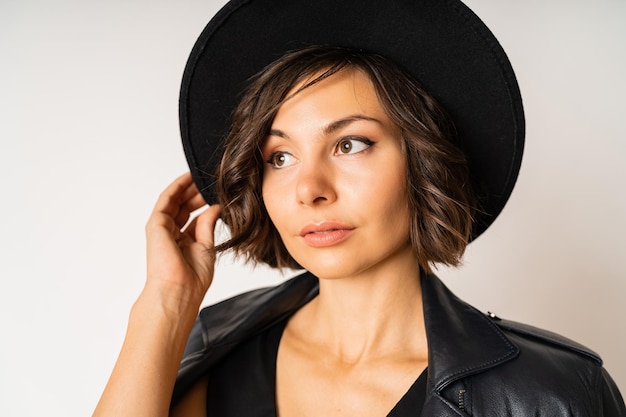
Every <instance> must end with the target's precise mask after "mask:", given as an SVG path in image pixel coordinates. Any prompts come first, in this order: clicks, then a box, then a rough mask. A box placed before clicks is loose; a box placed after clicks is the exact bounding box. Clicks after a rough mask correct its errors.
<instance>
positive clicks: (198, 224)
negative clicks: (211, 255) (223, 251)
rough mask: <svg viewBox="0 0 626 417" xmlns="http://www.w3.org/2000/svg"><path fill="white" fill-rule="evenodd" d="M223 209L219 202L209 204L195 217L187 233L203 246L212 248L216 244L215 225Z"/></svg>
mask: <svg viewBox="0 0 626 417" xmlns="http://www.w3.org/2000/svg"><path fill="white" fill-rule="evenodd" d="M221 211H222V207H221V206H219V205H217V204H215V205H212V206H209V207H208V208H207V209H206V210H205V211H203V212H202V213H201V214H200V215H198V217H196V218H195V219H193V221H192V222H191V223H190V224H189V226H188V227H187V229H186V230H185V233H186V234H188V235H189V236H191V237H192V238H193V239H194V240H195V241H196V242H198V243H200V244H202V245H203V246H205V247H209V248H212V247H213V246H214V245H215V225H216V223H217V220H218V219H219V218H220V213H221Z"/></svg>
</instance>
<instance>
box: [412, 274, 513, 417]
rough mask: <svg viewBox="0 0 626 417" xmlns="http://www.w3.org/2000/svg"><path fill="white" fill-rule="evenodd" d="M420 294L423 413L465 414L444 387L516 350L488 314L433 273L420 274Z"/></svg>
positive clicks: (508, 355) (497, 364) (481, 369)
mask: <svg viewBox="0 0 626 417" xmlns="http://www.w3.org/2000/svg"><path fill="white" fill-rule="evenodd" d="M422 299H423V308H424V320H425V323H426V337H427V340H428V369H429V372H428V374H429V383H430V385H429V387H430V390H429V393H428V395H427V399H426V404H425V407H424V415H427V416H459V415H460V416H464V415H466V414H464V413H463V412H462V411H461V409H460V407H459V404H458V401H456V402H453V401H452V400H453V399H456V398H458V396H459V394H460V393H451V392H449V393H447V395H444V394H445V393H444V390H445V388H446V387H449V386H450V385H451V384H453V383H454V382H455V381H458V380H460V379H462V378H465V377H467V376H470V375H473V374H477V373H480V372H483V371H485V370H487V369H490V368H493V367H496V366H499V365H501V364H502V363H505V362H507V361H509V360H511V359H513V358H515V357H516V356H517V355H518V354H519V349H518V348H517V347H516V346H515V345H513V344H512V343H511V342H510V341H509V340H508V338H507V337H506V336H505V335H504V334H503V333H502V331H501V330H500V329H499V328H498V327H497V326H496V325H495V324H494V323H493V322H492V321H491V319H489V318H488V317H487V316H485V315H484V314H482V313H481V312H479V311H478V310H476V309H475V308H474V307H472V306H470V305H469V304H467V303H465V302H464V301H462V300H460V299H459V298H457V297H456V296H455V295H454V294H453V293H452V292H451V291H450V290H449V289H448V288H446V286H445V285H444V284H443V283H442V282H441V281H440V280H439V279H438V278H437V277H436V276H434V275H426V274H422Z"/></svg>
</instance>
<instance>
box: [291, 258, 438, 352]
mask: <svg viewBox="0 0 626 417" xmlns="http://www.w3.org/2000/svg"><path fill="white" fill-rule="evenodd" d="M298 315H299V316H301V317H299V319H300V320H299V322H300V323H301V325H302V327H300V329H301V330H302V331H303V332H305V333H302V334H303V337H304V338H307V339H309V342H310V343H314V344H315V345H321V348H322V349H325V350H328V351H329V353H330V354H332V355H333V356H335V357H337V358H338V359H340V360H342V361H344V362H349V363H357V362H360V361H363V360H367V359H372V358H378V357H383V356H388V355H390V354H397V352H399V351H402V352H407V353H409V352H410V353H411V354H415V353H416V352H421V353H423V352H425V349H426V336H425V329H424V318H423V311H422V297H421V287H420V277H419V266H418V263H417V260H416V258H415V256H413V254H412V252H411V251H410V249H408V250H407V251H404V252H402V253H399V254H398V256H397V257H396V259H394V260H393V262H389V263H388V264H386V265H381V266H379V267H377V268H373V269H370V270H368V271H365V272H362V273H360V274H358V275H355V276H351V277H346V278H341V279H332V280H331V279H323V278H321V279H320V293H319V296H318V297H317V298H315V299H314V300H313V301H311V303H310V304H309V305H307V306H306V307H305V308H303V309H302V310H301V312H300V313H299V314H298ZM407 329H415V331H407Z"/></svg>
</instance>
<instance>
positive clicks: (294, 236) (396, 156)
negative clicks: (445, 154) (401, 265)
mask: <svg viewBox="0 0 626 417" xmlns="http://www.w3.org/2000/svg"><path fill="white" fill-rule="evenodd" d="M297 87H298V86H296V88H294V90H293V91H295V90H296V89H297ZM262 154H263V158H264V160H265V161H267V163H266V164H265V168H264V174H263V200H264V202H265V206H266V208H267V211H268V213H269V215H270V218H271V220H272V222H273V223H274V225H275V227H276V229H277V230H278V233H279V234H280V236H281V238H282V240H283V242H284V244H285V246H286V248H287V250H288V251H289V253H290V254H291V256H292V257H293V258H294V259H295V260H296V261H297V262H298V263H299V264H300V265H302V266H303V267H304V268H305V269H307V270H309V271H311V272H312V273H313V274H315V275H316V276H318V277H320V278H340V277H349V276H355V275H358V274H361V273H365V272H368V271H375V270H376V269H377V268H380V267H382V266H384V265H387V264H389V263H390V262H392V261H393V260H394V259H397V257H398V256H412V253H411V250H412V249H411V246H410V244H409V232H408V230H409V209H408V203H407V198H406V181H407V180H406V164H405V159H404V155H403V152H402V142H401V134H400V131H399V129H398V127H397V126H396V125H394V124H393V123H392V122H391V120H389V118H388V117H387V116H386V114H385V112H384V110H383V109H382V107H381V105H380V103H379V102H378V98H377V96H376V92H375V90H374V87H373V85H372V83H371V81H370V80H369V78H368V77H367V76H366V75H365V74H364V73H362V72H361V71H351V70H345V71H341V72H339V73H337V74H334V75H332V76H331V77H329V78H327V79H325V80H323V81H320V82H319V83H317V84H314V85H313V86H310V87H308V88H306V89H304V90H303V91H301V92H299V93H298V94H296V95H295V96H294V97H292V98H290V99H289V100H287V101H286V102H285V103H284V104H283V105H282V106H281V107H280V109H279V110H278V113H277V114H276V118H275V119H274V122H273V124H272V129H271V132H270V135H269V136H268V137H267V139H266V140H265V142H264V143H263V146H262Z"/></svg>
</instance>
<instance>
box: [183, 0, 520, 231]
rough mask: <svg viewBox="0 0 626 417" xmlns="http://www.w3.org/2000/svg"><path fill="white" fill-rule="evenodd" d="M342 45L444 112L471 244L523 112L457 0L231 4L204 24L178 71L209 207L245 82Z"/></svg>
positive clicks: (485, 37) (511, 157)
mask: <svg viewBox="0 0 626 417" xmlns="http://www.w3.org/2000/svg"><path fill="white" fill-rule="evenodd" d="M312 45H319V46H339V47H346V48H350V49H358V50H364V51H367V52H373V53H377V54H379V55H382V56H384V57H386V58H388V59H390V60H392V61H394V62H395V63H396V64H397V65H399V66H400V67H401V68H402V69H404V70H405V71H406V72H407V73H409V74H410V75H411V76H412V77H413V78H414V79H415V80H416V81H417V82H419V83H420V84H421V85H422V87H424V88H425V89H426V91H428V92H429V93H430V94H431V95H433V96H434V97H435V99H437V100H438V102H439V103H440V104H441V105H442V106H443V107H444V108H445V109H446V111H447V112H448V114H449V115H450V116H451V118H452V120H453V122H454V125H455V127H456V130H457V133H458V140H459V141H460V144H461V146H462V148H463V149H464V151H465V153H466V155H467V157H468V159H469V164H470V170H471V173H472V177H473V178H474V180H475V182H476V188H477V190H478V192H479V198H480V201H481V207H480V212H479V213H478V215H477V218H476V221H475V224H474V229H473V233H472V235H473V238H475V237H477V236H478V235H479V234H481V233H482V232H483V231H484V230H485V229H486V228H487V227H488V226H489V225H490V224H491V223H492V222H493V220H494V219H495V217H496V216H497V215H498V214H499V213H500V211H501V210H502V208H503V207H504V205H505V203H506V201H507V199H508V198H509V195H510V194H511V191H512V190H513V186H514V184H515V181H516V179H517V174H518V172H519V168H520V164H521V159H522V151H523V147H524V112H523V108H522V100H521V96H520V92H519V87H518V85H517V81H516V79H515V74H514V73H513V69H512V68H511V64H510V63H509V60H508V59H507V56H506V54H505V53H504V50H503V49H502V47H501V46H500V44H499V43H498V41H497V40H496V38H495V37H494V35H493V34H492V33H491V32H490V31H489V29H488V28H487V27H486V26H485V24H484V23H483V22H482V21H481V20H480V19H479V18H478V17H477V16H476V15H475V14H474V13H473V12H472V11H471V10H470V9H468V8H467V6H465V5H464V4H463V3H461V2H460V1H458V0H385V1H380V0H232V1H230V2H229V3H227V4H226V5H225V6H224V7H223V8H222V9H221V10H220V11H219V12H218V13H217V14H216V15H215V17H213V19H212V20H211V21H210V22H209V23H208V25H207V26H206V28H205V29H204V31H203V32H202V34H201V35H200V37H199V39H198V40H197V41H196V44H195V46H194V47H193V50H192V51H191V55H190V57H189V60H188V62H187V67H186V68H185V73H184V76H183V82H182V89H181V95H180V124H181V133H182V138H183V145H184V148H185V154H186V157H187V162H188V163H189V166H190V168H191V173H192V175H193V178H194V180H195V182H196V184H197V185H198V188H200V190H201V192H202V195H203V196H204V198H205V200H206V201H207V202H208V203H213V202H215V201H216V198H215V190H214V182H215V178H214V176H213V174H214V171H215V167H216V166H217V165H218V164H219V161H220V159H221V154H220V152H221V150H222V146H221V145H222V141H223V139H224V137H225V134H226V133H227V132H228V123H229V119H230V115H231V113H232V111H233V109H234V107H235V106H236V105H237V101H238V98H239V97H241V92H242V91H243V89H245V87H246V86H247V81H248V80H249V79H250V77H251V76H253V75H254V74H256V73H257V72H259V71H260V70H262V69H263V68H264V67H265V66H267V65H268V64H270V63H271V62H273V61H274V60H276V59H278V58H279V57H281V56H283V55H284V54H285V53H287V52H291V51H294V50H297V49H302V48H304V47H307V46H312Z"/></svg>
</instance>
